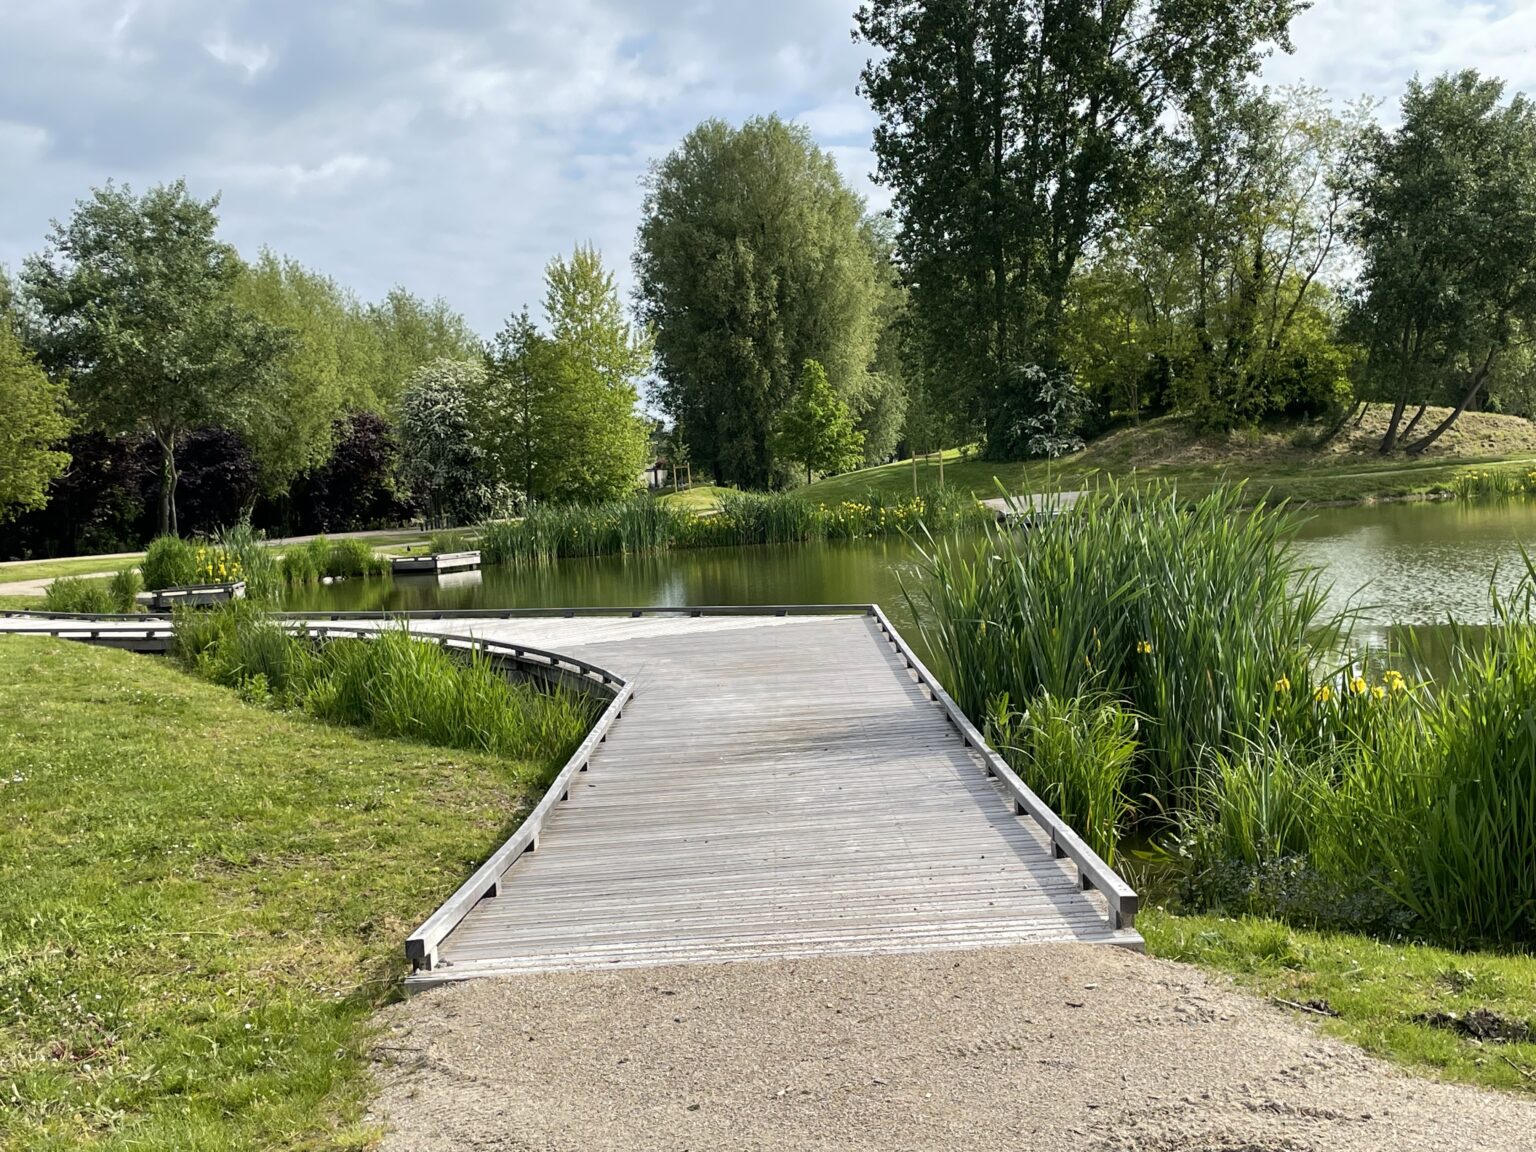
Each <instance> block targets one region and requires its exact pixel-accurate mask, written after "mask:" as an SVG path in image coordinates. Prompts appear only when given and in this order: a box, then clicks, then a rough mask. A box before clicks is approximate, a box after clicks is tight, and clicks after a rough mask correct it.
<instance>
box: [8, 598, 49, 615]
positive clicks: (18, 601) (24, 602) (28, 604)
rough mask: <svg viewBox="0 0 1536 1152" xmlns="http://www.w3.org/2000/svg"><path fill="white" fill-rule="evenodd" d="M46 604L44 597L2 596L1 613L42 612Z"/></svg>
mask: <svg viewBox="0 0 1536 1152" xmlns="http://www.w3.org/2000/svg"><path fill="white" fill-rule="evenodd" d="M45 603H46V601H45V600H44V599H43V597H42V596H0V612H28V611H32V612H41V611H43V610H44V604H45Z"/></svg>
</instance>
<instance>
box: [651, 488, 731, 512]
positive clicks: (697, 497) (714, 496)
mask: <svg viewBox="0 0 1536 1152" xmlns="http://www.w3.org/2000/svg"><path fill="white" fill-rule="evenodd" d="M730 491H732V489H730V488H721V487H718V486H717V485H714V484H696V485H694V486H693V487H692V488H686V489H684V490H683V491H681V492H664V493H660V494H658V495H657V497H656V499H658V500H660V501H661V502H662V503H663V504H670V505H672V506H673V507H674V508H685V509H687V510H688V511H689V512H701V513H712V512H717V511H719V509H720V494H721V493H722V492H730Z"/></svg>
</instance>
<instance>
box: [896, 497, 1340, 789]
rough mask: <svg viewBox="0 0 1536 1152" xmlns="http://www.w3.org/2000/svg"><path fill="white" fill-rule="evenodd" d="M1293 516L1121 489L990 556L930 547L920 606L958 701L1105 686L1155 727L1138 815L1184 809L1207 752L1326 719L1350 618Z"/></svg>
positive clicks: (1002, 536) (1136, 778) (994, 545)
mask: <svg viewBox="0 0 1536 1152" xmlns="http://www.w3.org/2000/svg"><path fill="white" fill-rule="evenodd" d="M1290 530H1291V529H1290V520H1289V518H1288V517H1287V516H1286V515H1285V513H1284V511H1283V510H1281V509H1271V508H1262V507H1261V508H1258V509H1256V510H1252V511H1246V510H1244V509H1243V507H1242V492H1241V490H1240V489H1235V488H1219V489H1217V490H1215V491H1213V492H1212V493H1211V494H1210V495H1208V496H1206V497H1204V498H1203V499H1201V500H1200V501H1198V502H1197V503H1195V504H1193V505H1190V504H1187V503H1185V502H1183V501H1181V500H1180V499H1179V498H1178V494H1177V493H1176V492H1175V491H1174V490H1172V489H1171V488H1160V487H1156V486H1148V487H1138V488H1129V487H1120V486H1118V485H1115V484H1114V483H1109V484H1107V485H1106V486H1105V487H1104V488H1103V489H1101V490H1100V491H1099V492H1097V493H1094V494H1090V495H1088V496H1085V497H1083V498H1082V499H1081V501H1080V502H1079V503H1078V504H1077V506H1076V507H1075V508H1073V509H1072V510H1071V511H1070V512H1067V513H1065V514H1063V515H1060V516H1057V517H1054V518H1051V519H1046V520H1041V521H1038V522H1036V523H1035V524H1034V526H1033V527H1031V528H1029V529H1027V530H1025V529H1020V528H1017V527H996V528H993V529H992V530H990V532H989V533H988V536H987V539H986V541H985V545H984V546H983V547H982V548H981V549H980V550H979V551H978V550H977V549H976V548H975V547H974V546H972V545H971V544H969V543H968V542H965V541H956V540H941V539H937V538H935V539H933V540H931V541H930V542H929V544H928V545H927V547H926V548H925V556H924V560H925V563H924V567H925V571H926V577H927V578H926V579H925V580H924V581H923V583H922V585H921V588H920V589H918V590H917V592H916V595H915V596H914V601H915V602H914V608H915V610H916V612H917V615H918V618H919V620H920V621H921V622H922V626H923V628H924V631H925V633H927V639H928V642H929V646H930V648H931V649H932V650H933V651H935V652H938V653H941V654H942V655H943V657H944V658H945V664H946V666H947V677H948V679H949V682H950V684H951V686H952V689H953V693H954V695H955V698H956V700H957V701H958V702H959V703H960V705H961V707H963V708H964V709H965V710H966V711H967V713H968V714H970V715H972V716H984V715H986V712H987V707H988V704H989V702H990V701H991V700H993V699H994V698H996V697H997V696H999V695H1003V694H1007V695H1009V696H1010V697H1011V698H1012V699H1016V700H1027V699H1033V698H1035V697H1037V696H1041V695H1049V696H1053V697H1056V698H1059V699H1064V700H1072V699H1076V698H1078V697H1080V696H1083V695H1085V694H1090V693H1107V694H1109V695H1110V696H1112V697H1113V698H1115V699H1117V700H1119V701H1121V702H1122V704H1123V705H1124V706H1125V707H1126V708H1128V709H1129V710H1131V711H1133V712H1134V713H1136V714H1137V715H1138V716H1140V717H1141V718H1142V724H1141V731H1140V747H1139V750H1138V754H1137V757H1136V762H1135V766H1134V772H1133V776H1132V786H1133V787H1134V789H1135V790H1136V793H1137V800H1138V807H1139V809H1140V813H1141V815H1142V816H1144V817H1147V816H1153V815H1155V814H1156V813H1158V812H1160V811H1165V810H1171V809H1175V808H1177V807H1178V806H1179V804H1180V802H1181V797H1183V796H1184V795H1185V794H1186V793H1187V792H1188V791H1189V790H1190V789H1191V788H1193V787H1194V786H1195V784H1196V783H1197V781H1198V779H1199V776H1200V772H1201V765H1202V763H1203V761H1204V760H1205V759H1206V758H1207V757H1208V755H1209V754H1210V753H1211V752H1214V751H1217V750H1220V749H1222V748H1225V747H1228V746H1230V745H1232V744H1233V743H1234V742H1241V741H1243V740H1245V739H1248V738H1251V737H1255V736H1259V735H1263V734H1267V733H1270V732H1272V731H1275V730H1280V731H1286V732H1291V731H1296V732H1298V733H1304V732H1306V731H1307V730H1308V729H1309V728H1311V727H1312V726H1313V717H1312V714H1311V713H1312V707H1311V703H1312V702H1311V694H1312V691H1313V678H1314V669H1315V668H1316V667H1317V666H1318V664H1319V661H1320V660H1321V658H1322V657H1323V654H1324V653H1326V652H1329V651H1332V650H1334V649H1335V648H1336V646H1337V643H1338V640H1339V636H1340V634H1341V631H1342V629H1343V625H1344V621H1343V620H1342V619H1334V618H1329V617H1328V616H1327V615H1326V614H1325V612H1324V595H1323V589H1322V587H1321V585H1320V583H1319V581H1318V578H1317V576H1316V575H1315V574H1313V573H1309V572H1306V571H1304V570H1302V569H1301V568H1300V567H1299V566H1298V564H1297V563H1296V561H1295V560H1293V559H1292V558H1291V556H1290V554H1289V552H1288V551H1287V547H1286V545H1287V541H1288V540H1289V536H1290Z"/></svg>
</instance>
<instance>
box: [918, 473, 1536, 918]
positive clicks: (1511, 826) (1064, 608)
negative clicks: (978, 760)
mask: <svg viewBox="0 0 1536 1152" xmlns="http://www.w3.org/2000/svg"><path fill="white" fill-rule="evenodd" d="M1239 497H1240V491H1239V490H1235V489H1218V490H1217V491H1216V492H1214V493H1213V494H1212V495H1210V496H1208V497H1206V498H1204V499H1202V500H1201V501H1199V502H1197V503H1196V504H1194V505H1193V506H1185V505H1181V504H1180V503H1179V502H1178V501H1177V500H1175V499H1174V497H1173V494H1172V493H1171V492H1167V491H1161V492H1160V491H1156V490H1151V491H1147V492H1138V491H1136V490H1126V489H1120V488H1117V487H1114V486H1110V487H1109V488H1108V489H1106V490H1105V491H1103V492H1100V493H1097V494H1093V495H1090V496H1087V497H1085V498H1084V499H1083V500H1082V501H1081V502H1079V504H1078V505H1077V506H1076V507H1075V508H1074V509H1073V510H1072V511H1070V512H1067V513H1065V514H1063V515H1061V516H1059V517H1057V518H1055V519H1052V520H1047V521H1044V522H1041V523H1037V524H1036V525H1035V526H1034V527H1033V528H1032V529H1031V530H1030V532H1029V534H1028V536H1027V537H1020V536H1019V535H1018V534H1016V533H1014V532H1010V531H1006V530H997V531H995V532H994V533H993V535H992V537H991V539H989V540H988V542H987V545H986V547H985V548H983V549H981V550H980V552H974V551H973V550H970V549H963V548H961V547H959V546H957V545H956V544H955V543H953V542H944V543H940V544H937V545H935V546H934V547H933V548H932V549H931V551H930V553H929V556H928V573H927V575H928V580H927V581H926V582H925V585H924V588H923V594H924V597H925V605H926V609H927V611H925V612H920V613H919V615H920V617H921V618H924V623H925V629H926V630H927V631H928V633H929V635H930V639H931V643H932V646H933V647H934V648H935V649H936V650H937V651H938V652H940V653H941V654H942V656H943V659H944V663H945V665H946V666H947V673H948V680H949V682H950V684H951V685H952V688H953V691H954V694H955V696H956V699H957V700H958V701H959V703H960V704H961V706H962V707H963V708H965V709H966V710H967V712H968V714H969V715H971V716H973V717H976V718H979V719H981V720H983V721H984V722H989V723H990V726H991V730H992V732H993V734H994V735H995V736H996V737H997V738H998V739H999V740H1000V741H1001V742H1002V743H1003V745H1004V748H1005V754H1007V755H1009V757H1010V762H1012V763H1014V764H1015V766H1016V767H1017V768H1018V769H1019V770H1020V772H1021V773H1022V774H1024V775H1025V776H1026V778H1028V779H1030V780H1031V782H1034V781H1039V782H1040V787H1041V789H1042V791H1046V790H1049V792H1050V795H1051V796H1053V797H1055V798H1056V799H1055V800H1053V802H1055V803H1059V804H1060V805H1061V806H1062V807H1063V808H1064V809H1065V810H1067V811H1069V812H1070V813H1071V816H1070V819H1072V821H1073V822H1074V823H1075V824H1076V825H1077V826H1078V827H1079V829H1080V830H1084V829H1091V834H1092V836H1093V837H1095V842H1096V844H1098V845H1100V846H1101V847H1100V851H1103V850H1104V848H1103V846H1106V845H1109V844H1110V843H1111V842H1112V840H1113V837H1114V830H1115V828H1116V827H1117V826H1118V825H1119V824H1120V819H1119V818H1120V815H1121V814H1122V812H1123V811H1124V809H1123V808H1121V807H1119V806H1118V805H1122V804H1125V803H1126V798H1127V797H1129V798H1130V799H1131V800H1133V801H1134V803H1135V811H1136V812H1137V814H1139V816H1140V817H1141V819H1142V821H1143V827H1150V828H1151V829H1152V830H1153V831H1154V832H1158V833H1167V832H1172V833H1173V834H1174V838H1173V843H1174V844H1175V845H1176V847H1177V849H1178V854H1179V857H1180V859H1181V861H1182V867H1183V872H1182V875H1181V878H1180V886H1181V891H1182V894H1183V897H1184V899H1186V900H1188V901H1190V902H1192V903H1194V904H1195V905H1196V906H1199V907H1216V908H1224V909H1227V910H1230V911H1241V912H1257V913H1263V914H1268V915H1279V916H1283V917H1285V918H1287V919H1291V920H1294V921H1297V922H1301V923H1308V924H1319V925H1329V926H1334V927H1342V926H1348V927H1353V928H1357V929H1366V930H1373V931H1384V932H1402V931H1414V932H1418V933H1421V934H1424V935H1426V936H1430V937H1433V938H1435V939H1438V940H1443V941H1446V942H1449V943H1453V944H1466V943H1479V942H1491V943H1497V944H1501V945H1510V944H1517V945H1528V944H1530V943H1532V942H1536V703H1533V702H1536V565H1533V566H1529V568H1528V573H1527V577H1526V580H1525V582H1524V583H1523V584H1522V586H1521V587H1520V589H1519V590H1518V592H1517V593H1516V594H1515V595H1513V596H1512V597H1510V598H1508V599H1506V600H1496V601H1495V618H1496V621H1497V623H1496V625H1495V626H1493V627H1490V628H1485V629H1477V630H1469V629H1461V628H1458V629H1456V630H1455V635H1454V640H1453V644H1452V655H1451V660H1450V671H1449V673H1448V674H1447V675H1446V676H1445V678H1444V679H1443V680H1442V681H1441V682H1440V683H1438V684H1433V685H1422V686H1418V687H1414V686H1411V685H1410V684H1409V683H1408V681H1407V679H1406V678H1405V676H1404V675H1403V674H1402V673H1401V672H1399V671H1397V670H1395V669H1393V668H1387V669H1386V670H1385V671H1380V672H1375V671H1370V670H1368V668H1367V667H1366V666H1365V665H1356V666H1346V667H1345V668H1344V669H1343V670H1342V671H1339V672H1337V673H1330V672H1328V671H1327V668H1328V665H1329V662H1330V661H1331V660H1336V659H1338V657H1336V656H1334V655H1333V654H1334V653H1338V652H1343V651H1346V650H1347V648H1348V643H1347V636H1346V635H1345V633H1344V629H1343V624H1344V621H1343V620H1340V619H1333V620H1329V619H1326V618H1324V617H1323V615H1322V612H1321V604H1322V601H1321V597H1320V595H1319V588H1318V583H1317V575H1316V573H1314V572H1310V571H1307V570H1304V569H1300V568H1298V567H1297V566H1296V565H1295V562H1294V561H1292V560H1290V559H1289V557H1288V555H1287V553H1286V551H1285V542H1286V538H1287V530H1286V529H1285V528H1284V526H1283V523H1282V520H1281V518H1280V516H1279V515H1278V514H1277V512H1275V511H1273V510H1266V509H1263V508H1259V509H1256V510H1254V511H1251V512H1243V511H1241V510H1240V508H1239V505H1238V503H1237V501H1238V499H1239ZM1013 692H1020V693H1022V695H1023V697H1024V698H1025V699H1026V700H1028V701H1029V704H1028V706H1027V707H1026V708H1025V709H1023V710H1022V714H1020V713H1016V712H1014V711H1013V709H1012V708H1011V707H1010V705H1009V700H1010V698H1011V697H1010V693H1013ZM1085 695H1086V696H1087V697H1088V704H1086V705H1084V704H1083V703H1081V702H1078V703H1075V704H1071V703H1064V702H1071V701H1075V700H1077V698H1078V697H1082V696H1085ZM1106 710H1107V711H1106ZM1116 711H1119V712H1121V713H1122V715H1121V716H1120V717H1119V721H1118V722H1119V723H1122V724H1124V723H1128V721H1127V720H1126V715H1125V714H1135V715H1136V716H1138V717H1140V739H1139V742H1138V744H1137V746H1136V747H1135V754H1134V756H1132V755H1131V749H1130V748H1129V747H1128V746H1127V745H1126V744H1125V743H1123V742H1122V740H1121V737H1122V736H1124V737H1125V738H1126V740H1128V739H1129V737H1128V734H1127V730H1126V729H1124V728H1121V729H1116V728H1115V727H1114V726H1113V725H1114V723H1116V721H1114V720H1113V718H1111V717H1110V716H1109V715H1108V713H1109V712H1116ZM1114 749H1121V750H1122V751H1123V754H1124V759H1123V760H1122V758H1121V756H1120V753H1117V752H1114V751H1113V750H1114ZM1094 789H1097V790H1098V791H1097V792H1094V791H1093V790H1094ZM1090 797H1091V799H1090ZM1110 814H1113V817H1114V818H1113V819H1111V817H1110ZM1087 834H1089V833H1088V832H1086V831H1085V835H1087Z"/></svg>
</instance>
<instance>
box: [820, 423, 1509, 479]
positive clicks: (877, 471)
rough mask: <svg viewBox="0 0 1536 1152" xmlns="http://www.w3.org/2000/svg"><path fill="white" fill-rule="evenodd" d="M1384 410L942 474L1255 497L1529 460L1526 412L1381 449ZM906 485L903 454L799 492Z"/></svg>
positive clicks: (1154, 439) (928, 464) (1182, 429)
mask: <svg viewBox="0 0 1536 1152" xmlns="http://www.w3.org/2000/svg"><path fill="white" fill-rule="evenodd" d="M1433 412H1434V409H1431V413H1433ZM1385 419H1386V412H1385V410H1384V406H1380V405H1378V406H1376V407H1375V409H1373V410H1372V412H1371V413H1370V414H1369V419H1368V420H1366V421H1364V422H1363V423H1362V425H1361V426H1360V427H1359V428H1351V429H1350V431H1349V433H1348V434H1347V435H1346V434H1341V435H1340V436H1339V437H1338V438H1336V439H1335V440H1334V441H1331V442H1330V443H1329V444H1328V445H1327V446H1325V447H1322V448H1308V447H1304V446H1300V440H1299V430H1298V428H1297V427H1295V426H1286V427H1276V428H1274V429H1271V430H1268V431H1265V432H1255V433H1248V434H1244V433H1233V434H1229V435H1224V436H1216V435H1202V434H1197V433H1195V432H1193V431H1192V430H1191V429H1190V427H1189V425H1188V423H1187V421H1182V420H1178V419H1175V418H1163V419H1160V420H1153V421H1148V422H1147V423H1145V424H1143V425H1141V426H1139V427H1136V428H1124V429H1121V430H1120V431H1118V432H1115V433H1112V434H1110V435H1108V436H1106V437H1104V438H1103V439H1102V440H1097V441H1095V442H1093V443H1092V444H1090V445H1089V446H1088V447H1087V448H1086V449H1084V450H1083V451H1082V452H1079V453H1077V454H1076V455H1073V456H1068V457H1063V458H1062V459H1060V460H1056V461H1045V460H1030V461H1023V462H1002V461H992V460H978V459H975V458H971V459H961V458H959V454H958V453H946V454H945V460H944V482H945V483H946V484H947V485H949V486H950V487H956V488H961V489H965V490H968V491H970V492H973V493H974V494H975V495H977V496H978V497H982V498H987V497H991V496H996V495H997V494H998V485H999V483H1001V485H1002V487H1003V488H1004V489H1005V490H1006V491H1008V492H1009V493H1024V492H1049V491H1058V490H1063V489H1074V488H1082V487H1086V486H1088V485H1090V484H1091V483H1092V482H1093V480H1094V478H1095V477H1102V476H1105V475H1112V476H1118V477H1122V478H1130V477H1132V476H1135V477H1140V478H1149V479H1151V478H1156V479H1162V480H1171V481H1174V482H1176V483H1177V484H1178V485H1179V486H1180V488H1182V489H1185V490H1187V491H1188V492H1189V494H1190V495H1191V496H1196V497H1197V496H1201V495H1204V494H1205V493H1206V492H1208V491H1209V490H1210V489H1211V488H1212V487H1214V486H1215V485H1216V484H1218V483H1221V482H1223V481H1234V480H1246V481H1248V485H1249V492H1250V493H1251V495H1252V498H1253V499H1254V500H1255V501H1257V500H1260V499H1270V500H1279V499H1288V500H1293V501H1313V502H1319V503H1323V502H1328V503H1332V502H1354V501H1362V500H1376V499H1395V498H1401V497H1409V496H1418V495H1425V494H1432V493H1443V492H1447V491H1449V490H1450V488H1451V482H1452V480H1453V478H1454V477H1455V476H1456V474H1457V473H1458V472H1461V471H1462V470H1464V469H1465V468H1467V467H1468V466H1470V465H1473V464H1476V465H1478V466H1480V467H1486V466H1490V465H1492V466H1498V465H1505V466H1508V467H1510V468H1519V469H1520V470H1521V471H1522V472H1523V471H1528V470H1529V469H1530V468H1531V466H1532V464H1533V462H1536V425H1532V424H1531V422H1530V421H1526V420H1519V419H1516V418H1514V417H1509V416H1492V415H1489V414H1486V413H1469V414H1468V415H1467V416H1464V417H1463V418H1462V419H1463V422H1464V425H1465V426H1464V427H1461V428H1460V430H1459V433H1458V434H1457V435H1456V437H1455V438H1452V437H1450V436H1448V437H1447V440H1446V443H1447V445H1448V449H1447V451H1446V452H1444V453H1438V454H1431V455H1429V456H1427V457H1424V458H1414V457H1409V456H1405V455H1402V454H1397V455H1394V456H1390V457H1385V458H1384V457H1381V456H1379V455H1377V454H1376V452H1375V450H1374V449H1375V444H1376V443H1377V441H1378V440H1379V434H1380V431H1381V428H1382V427H1383V426H1384V424H1385ZM916 471H917V485H918V488H919V490H924V491H926V490H928V489H930V488H934V487H937V486H938V482H939V466H938V462H937V460H935V459H921V460H919V461H918V466H917V470H916ZM912 486H913V468H912V463H911V461H901V462H898V463H895V464H884V465H881V466H879V467H877V468H864V469H861V470H859V471H857V472H846V473H844V474H843V475H841V476H832V477H829V478H827V479H825V480H819V481H817V482H816V483H815V484H812V485H810V486H809V487H808V488H806V489H804V492H805V494H806V495H807V496H809V497H811V498H813V499H818V500H824V501H827V502H829V503H830V502H832V501H836V500H851V499H857V498H859V497H861V496H863V495H864V494H865V493H866V492H870V491H877V492H880V493H881V494H882V495H885V496H888V497H899V496H910V495H911V494H912Z"/></svg>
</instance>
